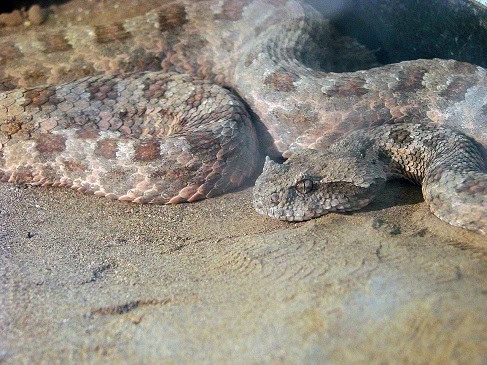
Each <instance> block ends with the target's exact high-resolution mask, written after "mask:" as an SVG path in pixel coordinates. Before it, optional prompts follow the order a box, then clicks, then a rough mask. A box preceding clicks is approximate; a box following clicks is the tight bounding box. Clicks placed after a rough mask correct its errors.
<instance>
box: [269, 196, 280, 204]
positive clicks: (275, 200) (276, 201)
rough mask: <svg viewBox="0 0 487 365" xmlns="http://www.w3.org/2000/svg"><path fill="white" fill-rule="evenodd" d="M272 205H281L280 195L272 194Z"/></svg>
mask: <svg viewBox="0 0 487 365" xmlns="http://www.w3.org/2000/svg"><path fill="white" fill-rule="evenodd" d="M271 203H272V204H274V205H277V204H278V203H279V194H278V193H272V194H271Z"/></svg>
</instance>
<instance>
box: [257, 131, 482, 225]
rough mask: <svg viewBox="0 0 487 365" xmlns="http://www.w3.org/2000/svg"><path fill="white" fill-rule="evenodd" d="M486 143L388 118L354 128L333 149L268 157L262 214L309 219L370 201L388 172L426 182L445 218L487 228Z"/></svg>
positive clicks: (260, 191) (260, 188) (260, 195)
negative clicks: (483, 145) (385, 122)
mask: <svg viewBox="0 0 487 365" xmlns="http://www.w3.org/2000/svg"><path fill="white" fill-rule="evenodd" d="M486 172H487V171H486V163H485V160H484V158H483V156H482V150H481V146H479V145H478V144H477V143H476V142H475V141H473V140H472V139H471V138H469V137H467V136H465V135H464V134H462V133H458V132H456V131H453V130H451V129H449V128H442V127H437V126H428V125H424V124H404V125H384V126H379V127H373V128H369V129H365V130H358V131H355V132H352V133H350V134H349V135H348V136H347V137H345V138H343V139H341V140H340V141H339V142H337V143H335V144H333V145H332V146H330V147H329V148H328V149H327V150H326V151H317V150H302V151H299V152H296V153H295V154H294V155H293V156H292V157H291V158H289V159H288V160H287V161H286V162H285V163H284V164H278V163H276V162H273V161H272V160H271V159H269V158H267V159H266V162H265V165H264V171H263V173H262V175H260V176H259V178H258V179H257V181H256V184H255V188H254V206H255V208H256V210H257V211H258V212H259V213H261V214H266V215H269V216H271V217H274V218H278V219H282V220H287V221H303V220H308V219H311V218H314V217H319V216H321V215H324V214H326V213H329V212H346V211H352V210H357V209H360V208H362V207H364V206H366V205H367V204H369V203H370V202H371V201H372V199H373V198H374V196H375V195H376V194H377V193H378V192H380V189H381V188H382V187H383V186H384V183H385V182H386V180H388V179H390V178H397V177H401V178H406V179H408V180H410V181H412V182H413V183H416V184H420V185H421V186H422V189H423V195H424V198H425V201H426V202H427V203H428V204H429V206H430V209H431V211H432V212H433V214H435V215H436V216H437V217H438V218H440V219H442V220H444V221H446V222H448V223H450V224H452V225H455V226H460V227H463V228H466V229H470V230H474V231H477V232H479V233H482V234H485V233H487V173H486Z"/></svg>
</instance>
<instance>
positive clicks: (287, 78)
mask: <svg viewBox="0 0 487 365" xmlns="http://www.w3.org/2000/svg"><path fill="white" fill-rule="evenodd" d="M294 81H295V79H294V78H293V76H292V75H291V74H289V73H287V72H284V71H276V72H274V73H272V74H270V75H269V76H267V77H266V78H265V79H264V84H266V85H271V86H272V87H273V88H274V90H276V91H283V92H289V91H294V90H296V87H295V86H294Z"/></svg>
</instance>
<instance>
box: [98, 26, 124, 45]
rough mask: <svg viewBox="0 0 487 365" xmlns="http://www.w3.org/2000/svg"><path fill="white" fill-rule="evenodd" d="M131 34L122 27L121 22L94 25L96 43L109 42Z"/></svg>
mask: <svg viewBox="0 0 487 365" xmlns="http://www.w3.org/2000/svg"><path fill="white" fill-rule="evenodd" d="M130 37H131V34H130V33H129V32H128V31H127V30H126V29H125V28H124V27H123V24H122V23H113V24H109V25H97V26H96V27H95V40H96V42H97V43H102V44H103V43H111V42H114V41H123V40H125V39H127V38H130Z"/></svg>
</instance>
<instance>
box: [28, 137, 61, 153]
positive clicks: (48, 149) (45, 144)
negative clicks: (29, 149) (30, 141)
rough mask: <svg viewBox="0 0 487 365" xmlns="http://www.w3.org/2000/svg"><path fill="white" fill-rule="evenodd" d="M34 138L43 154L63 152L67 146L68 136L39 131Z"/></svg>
mask: <svg viewBox="0 0 487 365" xmlns="http://www.w3.org/2000/svg"><path fill="white" fill-rule="evenodd" d="M34 140H35V142H36V150H37V151H38V152H39V153H40V154H41V155H44V154H51V153H59V152H63V151H64V150H65V148H66V138H65V137H64V136H61V135H58V134H51V133H39V134H38V135H37V136H36V137H35V138H34Z"/></svg>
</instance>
